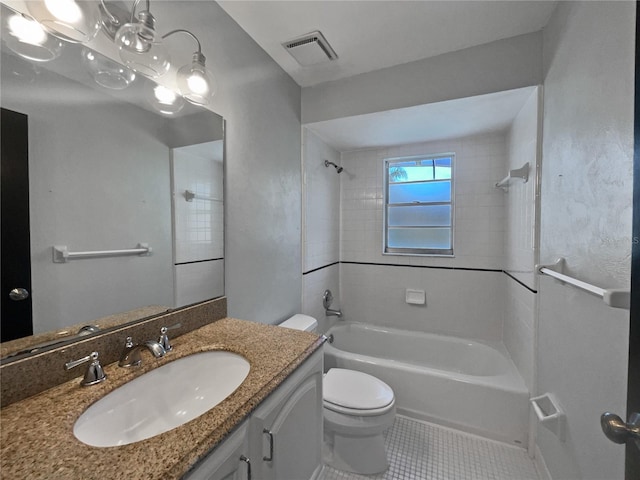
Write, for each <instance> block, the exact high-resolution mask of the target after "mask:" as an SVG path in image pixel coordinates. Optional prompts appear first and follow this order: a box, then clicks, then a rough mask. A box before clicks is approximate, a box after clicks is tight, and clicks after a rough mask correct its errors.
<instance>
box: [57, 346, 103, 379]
mask: <svg viewBox="0 0 640 480" xmlns="http://www.w3.org/2000/svg"><path fill="white" fill-rule="evenodd" d="M89 361H90V362H91V363H90V364H89V366H88V367H87V371H86V372H85V374H84V378H83V379H82V381H81V382H80V385H82V386H83V387H86V386H88V385H95V384H96V383H100V382H104V381H105V380H106V379H107V375H106V374H105V373H104V370H103V369H102V365H100V361H99V360H98V352H91V354H90V355H87V356H86V357H82V358H79V359H78V360H72V361H70V362H67V363H65V364H64V369H65V370H71V369H72V368H75V367H77V366H78V365H82V364H83V363H87V362H89Z"/></svg>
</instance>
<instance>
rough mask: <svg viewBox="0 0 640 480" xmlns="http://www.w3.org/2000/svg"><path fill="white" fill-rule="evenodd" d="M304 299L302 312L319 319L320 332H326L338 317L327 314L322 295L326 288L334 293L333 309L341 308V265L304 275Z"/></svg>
mask: <svg viewBox="0 0 640 480" xmlns="http://www.w3.org/2000/svg"><path fill="white" fill-rule="evenodd" d="M302 279H303V300H302V313H304V314H306V315H310V316H312V317H314V318H315V319H316V320H317V321H318V332H319V333H325V332H326V331H327V330H328V329H329V328H330V327H331V325H333V324H334V323H335V322H336V321H337V317H327V316H325V311H324V307H323V305H322V295H323V293H324V291H325V290H327V289H328V290H331V293H332V294H333V299H334V300H333V303H332V304H331V308H332V309H333V310H339V309H340V282H339V279H340V266H339V265H338V264H335V265H331V266H329V267H326V268H322V269H320V270H316V271H314V272H311V273H306V274H304V275H303V276H302Z"/></svg>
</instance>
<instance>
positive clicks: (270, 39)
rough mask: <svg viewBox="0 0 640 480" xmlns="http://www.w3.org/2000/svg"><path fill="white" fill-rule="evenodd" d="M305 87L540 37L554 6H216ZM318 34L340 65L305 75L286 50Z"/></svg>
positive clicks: (400, 1)
mask: <svg viewBox="0 0 640 480" xmlns="http://www.w3.org/2000/svg"><path fill="white" fill-rule="evenodd" d="M218 3H219V4H220V5H221V6H222V8H223V9H224V10H225V11H226V12H227V13H228V14H229V15H230V16H231V17H232V18H233V19H234V20H235V21H236V22H237V23H238V24H239V25H240V26H241V27H242V28H243V29H244V30H245V31H246V32H247V33H248V34H249V35H250V36H251V37H252V38H253V39H254V40H255V41H256V42H257V43H258V45H260V46H261V47H262V48H263V49H264V50H265V51H266V52H267V53H268V54H269V55H270V56H271V57H272V58H273V59H274V60H275V61H276V62H277V63H278V64H279V65H280V66H281V67H282V68H283V69H284V70H285V71H286V72H287V73H288V74H289V75H290V76H291V77H292V78H293V79H294V80H295V81H296V82H297V83H298V84H299V85H300V86H302V87H307V86H312V85H317V84H319V83H324V82H328V81H333V80H338V79H341V78H346V77H350V76H353V75H357V74H360V73H365V72H370V71H373V70H378V69H381V68H386V67H391V66H394V65H399V64H403V63H407V62H412V61H415V60H420V59H423V58H428V57H432V56H435V55H440V54H443V53H447V52H453V51H456V50H460V49H463V48H467V47H471V46H475V45H481V44H483V43H488V42H492V41H495V40H500V39H503V38H508V37H513V36H516V35H522V34H526V33H531V32H535V31H538V30H541V29H542V28H543V27H544V26H545V25H546V23H547V22H548V20H549V18H550V16H551V13H552V12H553V10H554V9H555V7H556V4H557V2H555V1H524V0H523V1H500V2H497V1H482V0H479V1H455V0H450V1H406V0H395V1H344V0H342V1H303V0H298V1H236V0H229V1H219V2H218ZM315 30H320V31H321V32H322V33H323V34H324V36H325V37H326V39H327V40H328V42H329V43H330V44H331V46H332V47H333V49H334V50H335V51H336V53H337V54H338V59H337V60H335V61H332V62H325V63H322V64H318V65H313V66H308V67H302V66H300V65H299V64H298V63H297V62H296V60H294V58H293V57H292V56H291V55H290V54H289V53H288V52H287V51H286V50H285V49H284V48H283V47H282V45H281V44H282V43H283V42H285V41H288V40H291V39H293V38H296V37H298V36H301V35H303V34H306V33H309V32H312V31H315Z"/></svg>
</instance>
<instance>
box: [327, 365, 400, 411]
mask: <svg viewBox="0 0 640 480" xmlns="http://www.w3.org/2000/svg"><path fill="white" fill-rule="evenodd" d="M322 389H323V397H324V401H325V402H329V403H333V404H335V405H340V406H342V407H347V408H353V409H357V410H371V409H376V408H383V407H386V406H388V405H390V404H391V403H392V402H393V401H394V397H393V390H391V387H390V386H389V385H387V384H386V383H384V382H383V381H382V380H380V379H378V378H376V377H374V376H372V375H369V374H367V373H363V372H357V371H355V370H346V369H343V368H332V369H330V370H329V371H328V372H327V374H326V375H325V376H324V380H323V382H322Z"/></svg>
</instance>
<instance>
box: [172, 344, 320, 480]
mask: <svg viewBox="0 0 640 480" xmlns="http://www.w3.org/2000/svg"><path fill="white" fill-rule="evenodd" d="M321 426H322V352H321V351H317V352H316V353H314V354H313V355H312V356H311V357H310V358H309V359H308V360H306V361H305V363H304V364H303V365H301V366H300V367H298V369H297V370H296V371H295V372H294V373H292V374H291V375H290V376H289V377H288V378H287V379H286V380H285V381H284V382H283V383H282V385H280V386H279V387H278V388H277V389H276V391H275V392H273V393H272V394H271V395H270V396H269V397H268V398H267V399H266V400H265V401H264V402H263V403H262V404H261V405H260V406H259V407H258V408H257V409H256V410H255V411H254V412H253V413H252V414H251V416H250V417H249V418H248V419H246V420H245V421H244V422H243V423H242V424H241V425H240V426H239V427H238V428H237V429H236V430H235V431H234V432H233V433H232V434H231V435H230V436H229V438H228V439H226V440H225V441H224V442H223V443H222V444H221V445H220V446H218V447H217V448H216V449H215V450H213V451H212V452H211V453H210V454H209V455H208V456H207V457H205V458H204V459H203V460H201V461H200V462H199V463H198V464H197V465H195V467H194V468H193V469H192V470H191V471H190V472H189V473H188V474H187V475H185V477H184V478H185V480H187V479H188V480H222V479H234V480H251V479H258V478H259V479H264V480H282V479H310V478H312V477H315V475H316V474H317V473H318V472H319V467H320V465H321V448H322V428H321Z"/></svg>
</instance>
